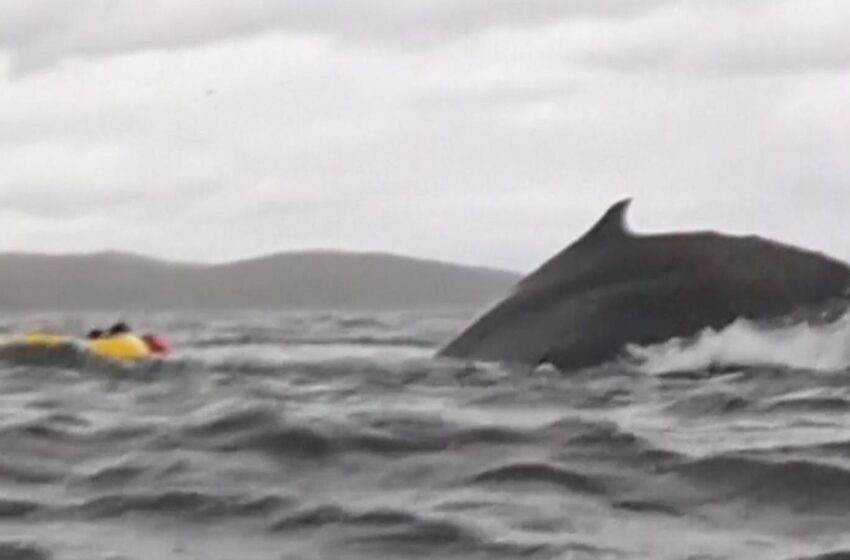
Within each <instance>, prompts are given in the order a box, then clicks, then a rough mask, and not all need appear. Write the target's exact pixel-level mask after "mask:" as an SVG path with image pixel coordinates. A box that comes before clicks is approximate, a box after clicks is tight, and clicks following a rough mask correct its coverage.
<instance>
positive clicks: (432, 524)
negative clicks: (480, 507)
mask: <svg viewBox="0 0 850 560" xmlns="http://www.w3.org/2000/svg"><path fill="white" fill-rule="evenodd" d="M341 527H344V528H348V529H352V530H354V531H356V532H355V533H353V534H352V533H351V532H348V534H347V536H346V537H345V538H344V541H345V542H346V546H347V547H351V546H357V547H367V548H368V547H379V549H380V553H381V556H384V555H386V553H387V550H388V549H391V550H395V551H397V552H400V553H401V552H404V553H411V552H414V551H416V552H417V553H419V554H428V555H432V554H438V553H439V552H440V551H442V550H444V549H447V548H450V549H452V550H457V551H458V552H459V551H461V550H464V551H479V552H484V553H486V554H487V557H507V558H519V557H527V556H532V555H535V554H541V553H544V552H547V551H548V549H549V548H550V547H548V546H544V545H525V544H521V543H515V542H496V541H493V540H492V539H490V538H489V537H488V536H487V535H485V534H484V533H483V532H482V531H480V530H478V529H475V528H473V527H470V526H468V525H467V524H466V523H463V522H460V521H459V520H455V519H448V518H442V517H440V518H437V517H431V516H426V515H422V514H418V513H413V512H410V511H407V510H403V509H398V508H382V507H377V508H373V509H366V510H361V511H357V510H353V509H349V508H346V507H343V506H341V505H338V504H321V505H316V506H312V507H307V508H302V509H299V510H296V511H293V512H291V513H288V514H286V515H284V516H283V517H281V518H280V519H278V520H277V521H275V522H273V523H271V524H270V525H269V526H268V531H269V532H272V533H303V532H304V531H319V530H323V529H328V528H330V529H338V528H341Z"/></svg>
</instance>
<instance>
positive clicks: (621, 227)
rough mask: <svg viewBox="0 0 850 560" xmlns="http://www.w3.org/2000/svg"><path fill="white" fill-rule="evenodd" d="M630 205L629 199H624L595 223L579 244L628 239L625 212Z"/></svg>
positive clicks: (630, 200)
mask: <svg viewBox="0 0 850 560" xmlns="http://www.w3.org/2000/svg"><path fill="white" fill-rule="evenodd" d="M631 203H632V199H631V198H625V199H623V200H621V201H619V202H617V203H616V204H614V205H613V206H612V207H611V208H609V209H608V211H607V212H605V214H604V215H603V216H602V217H601V218H600V219H599V221H598V222H596V223H595V224H594V225H593V227H592V228H590V230H588V232H587V233H585V234H584V235H583V236H582V237H581V239H580V240H579V242H581V243H582V244H585V243H598V242H601V241H610V240H613V239H620V238H624V237H629V236H630V235H631V234H630V233H629V228H628V226H627V225H626V211H627V210H628V209H629V205H630V204H631Z"/></svg>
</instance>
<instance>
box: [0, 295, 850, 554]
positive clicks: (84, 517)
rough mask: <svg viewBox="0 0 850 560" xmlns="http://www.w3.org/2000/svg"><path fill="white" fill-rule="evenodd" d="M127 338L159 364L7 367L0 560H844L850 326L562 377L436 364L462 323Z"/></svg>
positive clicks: (86, 319) (13, 326)
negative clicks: (164, 357) (151, 351)
mask: <svg viewBox="0 0 850 560" xmlns="http://www.w3.org/2000/svg"><path fill="white" fill-rule="evenodd" d="M113 318H114V317H113V316H111V315H109V314H101V315H93V314H90V315H81V314H73V315H60V314H52V315H51V314H42V315H26V314H18V315H12V316H6V317H4V318H3V320H2V322H0V331H2V332H3V333H7V334H11V333H15V332H19V331H20V330H22V329H26V328H36V327H42V326H53V327H55V328H58V329H61V330H65V331H67V332H75V333H82V332H85V330H86V329H87V328H89V327H91V326H92V325H95V324H106V323H108V322H109V321H111V320H112V319H113ZM127 318H128V319H130V320H131V321H132V322H134V323H138V324H139V325H144V326H146V327H149V328H151V329H153V330H156V331H158V332H160V333H162V334H164V335H165V336H167V337H168V338H170V339H171V340H172V342H173V343H174V346H175V352H174V355H173V356H172V357H171V358H170V359H169V360H168V361H167V362H165V363H162V364H158V365H148V366H141V367H137V368H125V367H119V366H114V365H109V364H105V363H99V362H96V361H94V360H92V359H88V358H86V357H84V356H79V357H76V358H74V359H67V360H61V361H55V360H54V361H50V360H47V361H20V360H16V359H13V358H12V357H11V356H6V357H4V356H3V355H2V353H0V558H22V559H46V558H56V559H87V560H90V559H100V558H103V559H159V558H162V559H172V558H174V559H187V558H202V559H244V560H250V559H287V560H295V559H314V558H315V559H319V558H322V559H324V558H345V559H349V558H350V559H358V558H363V559H366V558H369V559H390V558H393V559H394V558H458V559H461V558H463V559H468V558H469V559H471V558H480V559H485V558H486V559H491V558H495V559H498V558H511V559H512V558H531V559H548V558H558V559H561V558H569V559H585V558H587V559H597V558H600V559H609V558H610V559H632V558H634V559H645V558H660V559H668V558H669V559H680V558H681V559H685V558H692V559H697V558H699V559H708V558H711V559H715V558H716V559H720V558H750V559H762V558H763V559H777V560H784V559H798V558H799V559H802V558H822V559H827V558H833V559H835V558H850V415H848V412H850V377H848V375H850V373H849V372H848V371H847V370H848V366H850V360H848V358H847V354H848V350H850V342H848V341H850V328H847V327H846V325H839V326H838V327H833V328H831V330H824V329H821V330H818V329H807V328H802V329H801V328H797V329H786V330H784V331H781V332H776V333H762V332H758V331H757V330H756V329H754V328H749V327H747V325H735V326H733V327H731V328H730V329H728V330H727V331H724V332H721V333H708V334H706V336H703V337H701V338H700V339H699V340H696V341H691V342H690V343H689V344H681V343H676V342H673V343H671V344H668V345H662V346H660V347H657V348H651V349H635V352H634V356H633V358H634V359H630V360H624V361H622V362H618V363H613V364H608V365H606V366H602V367H598V368H593V369H589V370H583V371H575V372H558V371H555V370H553V369H547V368H541V369H537V370H533V371H531V370H528V369H524V368H515V367H506V366H499V365H494V364H473V363H458V362H453V361H449V360H438V359H435V358H434V357H433V353H434V350H435V349H436V348H437V347H438V346H439V344H440V343H442V342H443V341H445V340H447V339H448V338H450V337H451V335H452V334H454V333H456V332H457V331H459V330H460V329H461V328H462V327H463V326H464V325H465V324H466V323H467V322H468V321H469V320H470V318H471V315H470V313H469V312H468V311H457V312H455V311H439V312H437V311H435V312H387V313H351V312H349V313H332V312H312V313H310V312H299V313H295V312H291V313H284V312H260V311H253V312H251V311H244V312H227V313H225V312H219V313H213V312H209V313H170V314H165V313H163V314H150V315H137V316H132V317H127Z"/></svg>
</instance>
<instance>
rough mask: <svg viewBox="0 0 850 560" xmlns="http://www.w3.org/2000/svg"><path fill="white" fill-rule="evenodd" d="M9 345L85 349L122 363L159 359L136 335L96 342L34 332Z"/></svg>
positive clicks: (99, 339) (34, 347)
mask: <svg viewBox="0 0 850 560" xmlns="http://www.w3.org/2000/svg"><path fill="white" fill-rule="evenodd" d="M7 344H9V345H13V346H17V347H25V348H32V349H37V348H45V349H47V348H56V347H59V346H74V347H77V348H83V349H84V350H86V351H88V352H89V353H91V354H93V355H95V356H98V357H100V358H106V359H110V360H117V361H121V362H138V361H144V360H150V359H154V358H156V357H157V355H156V354H154V353H153V352H151V350H150V348H149V347H148V345H147V344H145V341H144V340H142V339H141V338H140V337H138V336H136V335H134V334H120V335H115V336H107V337H104V338H97V339H94V340H81V339H78V338H73V337H70V336H64V335H58V334H52V333H43V332H33V333H27V334H25V335H23V336H22V337H21V338H19V339H17V340H12V341H10V342H9V343H7Z"/></svg>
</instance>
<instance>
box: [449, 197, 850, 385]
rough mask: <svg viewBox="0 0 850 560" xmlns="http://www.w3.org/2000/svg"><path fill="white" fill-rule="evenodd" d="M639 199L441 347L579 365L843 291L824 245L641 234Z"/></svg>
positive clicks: (455, 352) (468, 355)
mask: <svg viewBox="0 0 850 560" xmlns="http://www.w3.org/2000/svg"><path fill="white" fill-rule="evenodd" d="M630 202H631V201H630V200H629V199H626V200H622V201H620V202H618V203H617V204H615V205H614V206H612V207H611V208H610V209H609V210H608V211H607V212H606V213H605V215H604V216H603V217H602V218H601V219H600V220H599V221H598V222H597V223H596V225H594V226H593V227H592V228H591V229H590V230H589V231H588V232H587V233H586V234H585V235H583V236H582V237H581V238H579V239H578V240H577V241H576V242H575V243H573V244H572V245H570V246H569V247H567V248H566V249H564V250H563V251H561V252H560V253H559V254H557V255H555V256H554V257H553V258H551V259H550V260H549V261H547V262H546V263H544V264H543V265H542V266H541V267H540V268H538V269H537V270H536V271H534V272H533V273H531V274H530V275H528V276H527V277H525V278H524V279H522V280H521V281H520V282H519V283H518V284H517V285H516V286H515V287H514V289H513V290H512V292H511V293H510V294H509V295H508V296H507V297H506V298H505V299H504V300H503V301H501V302H500V303H498V304H497V305H496V306H495V307H493V308H492V309H490V310H489V311H488V312H486V313H485V314H484V315H483V316H481V317H480V318H479V319H478V320H477V321H475V322H474V323H473V324H472V325H471V326H470V327H469V328H467V329H466V330H465V331H463V332H462V333H461V334H460V335H459V336H457V338H455V339H454V340H452V341H451V342H449V343H448V344H447V345H446V346H445V347H443V348H442V349H441V350H440V351H439V355H441V356H447V357H453V358H459V359H468V360H482V361H498V362H515V363H521V364H530V365H538V364H541V363H550V364H552V365H554V366H556V367H558V368H560V369H563V370H568V369H575V368H581V367H587V366H592V365H597V364H600V363H602V362H605V361H607V360H610V359H613V358H615V357H616V356H617V355H618V354H620V353H621V352H622V351H623V349H624V348H625V347H626V345H628V344H641V345H646V344H653V343H659V342H664V341H667V340H669V339H671V338H673V337H687V336H692V335H694V334H696V333H697V332H699V331H700V330H702V329H704V328H706V327H711V328H715V329H718V328H722V327H724V326H726V325H728V324H730V323H731V322H733V321H734V320H736V319H738V318H747V319H755V320H758V319H771V318H777V317H782V316H785V315H789V314H791V313H794V312H796V311H799V310H805V309H807V308H814V307H816V306H820V305H825V304H827V303H829V302H830V301H833V300H839V299H843V298H844V297H845V296H846V295H847V292H848V287H850V268H848V266H847V265H846V264H844V263H842V262H840V261H838V260H835V259H832V258H830V257H827V256H825V255H823V254H820V253H815V252H812V251H807V250H803V249H800V248H797V247H792V246H789V245H785V244H781V243H778V242H775V241H771V240H768V239H763V238H760V237H756V236H743V237H739V236H731V235H723V234H720V233H716V232H693V233H666V234H655V235H638V234H634V233H632V232H630V231H629V230H628V229H627V228H626V226H625V213H626V210H627V209H628V207H629V204H630Z"/></svg>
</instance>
